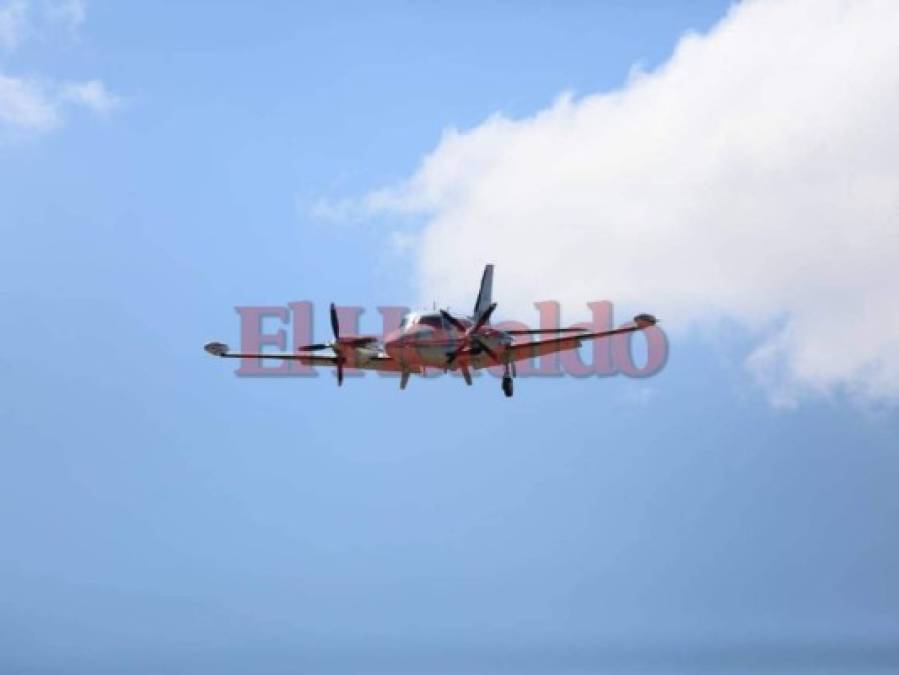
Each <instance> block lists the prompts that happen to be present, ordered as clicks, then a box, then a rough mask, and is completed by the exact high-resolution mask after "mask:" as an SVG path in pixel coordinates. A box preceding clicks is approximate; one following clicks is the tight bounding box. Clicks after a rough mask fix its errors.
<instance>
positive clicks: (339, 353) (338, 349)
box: [297, 302, 371, 387]
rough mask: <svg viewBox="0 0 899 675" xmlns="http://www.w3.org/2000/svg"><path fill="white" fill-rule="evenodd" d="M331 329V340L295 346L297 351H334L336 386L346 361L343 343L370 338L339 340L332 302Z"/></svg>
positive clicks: (357, 342) (364, 340)
mask: <svg viewBox="0 0 899 675" xmlns="http://www.w3.org/2000/svg"><path fill="white" fill-rule="evenodd" d="M331 330H332V331H333V333H334V341H333V342H316V343H315V344H311V345H303V346H302V347H297V351H298V352H317V351H321V350H322V349H330V350H332V351H333V352H334V365H336V366H337V386H338V387H339V386H341V385H342V384H343V364H344V363H346V356H344V354H343V347H344V344H346V345H347V346H354V345H356V344H360V343H364V342H369V341H371V338H347V339H346V340H343V341H341V339H340V321H339V320H338V318H337V306H336V305H335V304H334V303H333V302H332V303H331Z"/></svg>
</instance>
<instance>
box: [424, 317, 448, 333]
mask: <svg viewBox="0 0 899 675" xmlns="http://www.w3.org/2000/svg"><path fill="white" fill-rule="evenodd" d="M418 323H420V324H422V325H423V326H430V327H431V328H437V329H440V330H442V329H443V318H442V317H439V316H423V317H421V318H420V319H419V320H418Z"/></svg>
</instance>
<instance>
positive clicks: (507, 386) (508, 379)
mask: <svg viewBox="0 0 899 675" xmlns="http://www.w3.org/2000/svg"><path fill="white" fill-rule="evenodd" d="M515 375H516V373H515V364H514V363H511V364H510V363H507V364H506V365H505V368H504V369H503V393H504V394H505V395H506V398H512V391H513V390H512V378H513V377H514V376H515Z"/></svg>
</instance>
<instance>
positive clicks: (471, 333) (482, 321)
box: [440, 302, 499, 365]
mask: <svg viewBox="0 0 899 675" xmlns="http://www.w3.org/2000/svg"><path fill="white" fill-rule="evenodd" d="M495 309H496V303H495V302H494V303H492V304H491V305H490V306H489V307H488V308H487V309H486V310H484V313H483V314H481V316H479V317H478V320H477V321H476V322H475V324H474V325H473V326H472V327H471V328H466V327H465V324H463V323H462V322H461V321H459V320H458V319H457V318H456V317H454V316H453V315H452V314H450V313H449V312H447V311H446V310H445V309H441V310H440V314H441V315H443V318H444V319H446V320H447V321H448V322H449V323H451V324H452V325H453V327H455V329H456V330H458V331H459V332H460V333H462V341H461V344H460V345H459V347H457V348H456V350H455V351H453V352H451V353H450V354H449V356H447V357H446V365H451V364H452V363H453V361H455V360H456V358H457V357H458V356H459V354H461V353H462V351H463V350H464V349H465V348H466V347H469V346H471V345H475V346H477V347H479V348H480V349H482V350H484V351H485V352H487V353H488V354H489V355H490V357H491V358H492V359H493V360H494V361H496V362H499V357H498V356H497V355H496V352H495V351H493V349H491V348H490V345H488V344H487V343H486V342H484V341H483V340H482V339H481V338H480V337H479V336H478V332H479V331H480V330H481V328H483V327H484V326H485V325H486V324H487V322H488V321H490V315H491V314H493V310H495Z"/></svg>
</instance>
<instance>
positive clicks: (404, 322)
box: [400, 314, 409, 329]
mask: <svg viewBox="0 0 899 675" xmlns="http://www.w3.org/2000/svg"><path fill="white" fill-rule="evenodd" d="M408 325H409V315H408V314H407V315H406V316H404V317H403V318H402V319H401V320H400V328H401V329H402V328H405V327H406V326H408Z"/></svg>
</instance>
